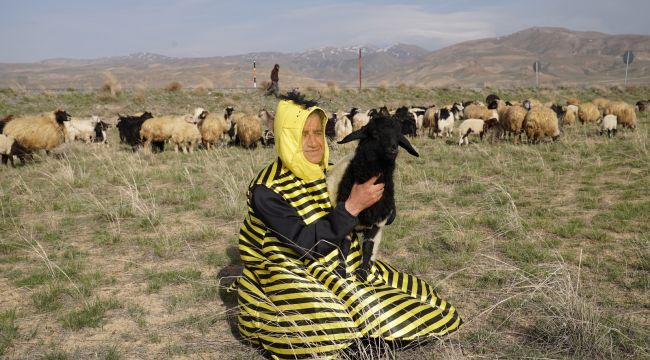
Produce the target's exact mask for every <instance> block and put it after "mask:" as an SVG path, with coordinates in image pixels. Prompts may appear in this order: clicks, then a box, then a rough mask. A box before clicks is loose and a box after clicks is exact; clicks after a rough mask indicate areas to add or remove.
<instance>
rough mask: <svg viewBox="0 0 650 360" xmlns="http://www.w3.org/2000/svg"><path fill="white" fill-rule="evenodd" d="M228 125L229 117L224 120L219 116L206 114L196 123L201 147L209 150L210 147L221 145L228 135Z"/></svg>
mask: <svg viewBox="0 0 650 360" xmlns="http://www.w3.org/2000/svg"><path fill="white" fill-rule="evenodd" d="M230 125H231V124H230V117H228V118H227V119H226V118H225V117H224V116H223V115H221V114H213V113H209V114H207V115H206V117H205V118H203V119H201V120H199V123H198V128H199V132H200V133H201V139H202V140H203V145H205V147H206V148H207V149H208V150H210V146H212V145H217V144H219V143H221V142H222V141H223V140H224V139H225V137H226V135H227V134H228V130H229V129H230Z"/></svg>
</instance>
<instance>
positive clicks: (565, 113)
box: [551, 104, 576, 127]
mask: <svg viewBox="0 0 650 360" xmlns="http://www.w3.org/2000/svg"><path fill="white" fill-rule="evenodd" d="M551 109H552V110H553V111H555V114H556V115H557V118H558V121H559V122H560V127H562V126H564V125H573V123H575V121H576V117H575V113H574V112H573V108H571V107H569V106H566V105H565V106H562V105H560V104H553V105H551Z"/></svg>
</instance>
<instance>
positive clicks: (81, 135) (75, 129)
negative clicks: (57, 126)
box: [64, 115, 102, 143]
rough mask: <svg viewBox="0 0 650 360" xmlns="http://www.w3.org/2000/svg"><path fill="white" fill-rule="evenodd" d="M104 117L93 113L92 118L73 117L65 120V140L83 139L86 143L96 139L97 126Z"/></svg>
mask: <svg viewBox="0 0 650 360" xmlns="http://www.w3.org/2000/svg"><path fill="white" fill-rule="evenodd" d="M100 121H102V119H101V118H100V117H99V116H97V115H93V116H91V118H90V119H79V118H72V119H70V121H67V122H65V124H64V126H65V142H72V141H75V140H81V141H83V142H85V143H89V142H93V141H94V139H95V127H96V126H97V124H98V123H99V122H100Z"/></svg>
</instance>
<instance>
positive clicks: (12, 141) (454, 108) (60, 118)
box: [0, 95, 650, 165]
mask: <svg viewBox="0 0 650 360" xmlns="http://www.w3.org/2000/svg"><path fill="white" fill-rule="evenodd" d="M648 108H650V101H649V100H640V101H639V102H637V104H636V108H635V106H633V105H631V104H628V103H626V102H622V101H610V100H607V99H603V98H600V99H596V100H593V101H592V102H587V103H581V102H580V101H579V100H578V99H575V98H571V99H568V100H567V101H566V104H553V103H546V104H542V103H541V102H539V101H537V100H534V99H527V100H524V101H521V102H513V101H504V100H502V99H500V98H499V97H498V96H496V95H489V96H487V98H486V99H485V102H482V101H477V100H473V101H464V102H455V103H453V104H449V105H445V106H441V107H437V106H435V105H432V106H428V107H406V106H403V107H400V108H397V109H395V110H389V109H387V108H386V107H381V108H379V109H370V110H368V111H365V112H361V111H359V109H357V108H352V109H351V110H350V111H347V112H345V111H339V112H336V113H333V114H331V116H330V118H329V120H328V122H327V127H326V134H327V136H328V138H329V139H330V140H331V143H332V144H334V143H335V142H338V141H340V140H342V139H343V138H345V137H346V136H347V135H349V134H350V133H352V132H353V131H356V130H358V129H361V128H362V127H363V126H366V125H367V124H368V122H369V121H371V120H372V118H373V117H376V116H389V117H391V118H392V119H394V120H395V121H396V122H399V123H400V126H401V131H402V134H404V135H408V136H411V137H415V136H418V135H427V136H429V137H431V138H436V137H448V138H449V137H452V136H454V133H455V134H457V135H456V136H458V144H459V145H462V144H468V143H469V139H468V137H469V136H470V135H475V136H479V137H480V138H481V139H483V137H484V136H485V135H486V134H488V133H492V136H493V138H501V139H508V138H510V137H514V141H515V143H517V142H520V141H522V140H523V139H522V137H523V135H524V134H525V135H526V139H527V141H528V142H532V143H535V142H539V141H541V140H542V139H543V138H545V137H550V138H552V139H553V140H555V139H557V138H558V137H559V136H560V134H561V131H562V127H563V126H565V125H571V124H573V123H575V122H577V121H579V122H581V123H583V124H595V125H597V126H598V127H599V130H600V133H601V134H603V133H605V132H606V133H607V134H608V135H609V136H613V135H615V134H616V130H617V127H620V126H624V127H628V128H630V129H634V128H636V124H637V117H636V111H637V110H638V111H646V109H648ZM273 120H274V118H273V114H272V113H271V112H269V111H266V110H261V111H259V112H258V113H257V114H248V113H239V112H236V111H235V109H234V108H233V107H232V106H228V107H227V108H226V109H225V110H224V112H223V113H214V112H209V111H206V110H205V109H203V108H196V109H195V110H194V111H193V112H192V113H190V114H186V115H181V116H153V115H152V114H151V113H150V112H144V113H142V114H138V115H118V120H117V124H116V127H117V129H118V131H119V135H120V141H121V142H122V143H124V144H128V145H129V146H131V147H132V149H133V150H134V151H135V150H136V149H138V148H140V147H144V148H150V149H152V150H153V151H162V150H163V149H164V147H165V143H168V144H169V145H171V146H173V147H174V150H175V151H183V152H192V151H194V149H196V148H197V147H199V146H202V147H204V148H206V149H208V150H209V149H210V148H211V147H214V146H219V145H220V144H235V145H241V146H243V147H246V148H251V147H255V146H257V144H258V143H261V144H263V145H270V144H273V141H274V138H273ZM108 128H109V124H108V123H106V122H104V121H103V120H102V119H101V118H99V117H98V116H92V117H91V118H88V119H76V118H72V117H71V116H70V115H68V114H67V113H66V112H65V111H63V110H56V111H54V112H51V113H45V114H40V115H35V116H20V117H16V116H13V115H9V116H6V117H5V118H4V119H1V120H0V155H2V162H3V164H7V163H8V162H9V161H11V164H12V165H14V157H17V158H18V159H20V160H21V161H22V162H26V161H28V160H30V159H31V158H32V153H33V152H34V151H39V150H45V151H46V152H49V151H50V150H52V149H54V148H55V147H57V146H59V145H61V144H62V143H64V142H70V141H76V140H79V141H84V142H101V143H107V139H108V138H107V134H106V131H107V129H108Z"/></svg>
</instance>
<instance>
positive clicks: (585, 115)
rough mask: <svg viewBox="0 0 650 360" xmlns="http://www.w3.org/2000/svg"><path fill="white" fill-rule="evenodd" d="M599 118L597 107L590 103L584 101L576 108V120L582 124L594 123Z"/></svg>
mask: <svg viewBox="0 0 650 360" xmlns="http://www.w3.org/2000/svg"><path fill="white" fill-rule="evenodd" d="M598 119H600V111H598V107H596V105H594V104H592V103H584V104H582V105H580V107H579V108H578V120H580V122H581V123H583V124H595V123H596V122H597V121H598Z"/></svg>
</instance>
